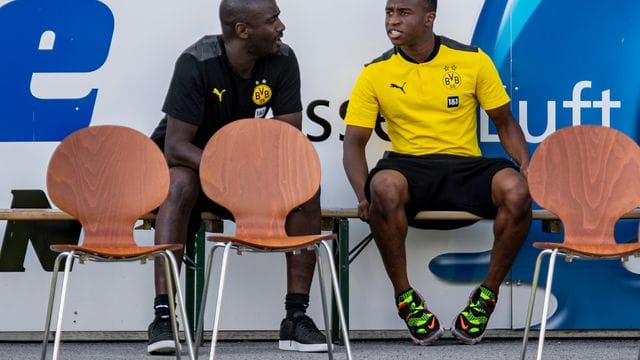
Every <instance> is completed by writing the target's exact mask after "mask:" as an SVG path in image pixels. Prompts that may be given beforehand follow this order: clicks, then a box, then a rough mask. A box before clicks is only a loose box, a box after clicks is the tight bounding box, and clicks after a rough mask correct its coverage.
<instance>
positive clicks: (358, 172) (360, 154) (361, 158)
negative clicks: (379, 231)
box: [342, 125, 373, 221]
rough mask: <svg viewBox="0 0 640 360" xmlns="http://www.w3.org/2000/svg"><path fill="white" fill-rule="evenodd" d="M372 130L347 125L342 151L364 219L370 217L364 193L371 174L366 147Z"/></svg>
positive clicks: (345, 169)
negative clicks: (368, 176)
mask: <svg viewBox="0 0 640 360" xmlns="http://www.w3.org/2000/svg"><path fill="white" fill-rule="evenodd" d="M372 131H373V129H369V128H364V127H360V126H352V125H347V129H346V131H345V133H344V142H343V153H342V165H343V166H344V171H345V173H346V174H347V178H348V179H349V182H350V183H351V187H352V188H353V191H354V192H355V193H356V197H357V198H358V217H360V219H362V220H364V221H367V220H368V219H369V202H368V201H367V199H366V197H365V195H364V184H365V182H366V181H367V175H368V174H369V167H368V166H367V158H366V154H365V148H366V146H367V142H369V138H370V137H371V132H372Z"/></svg>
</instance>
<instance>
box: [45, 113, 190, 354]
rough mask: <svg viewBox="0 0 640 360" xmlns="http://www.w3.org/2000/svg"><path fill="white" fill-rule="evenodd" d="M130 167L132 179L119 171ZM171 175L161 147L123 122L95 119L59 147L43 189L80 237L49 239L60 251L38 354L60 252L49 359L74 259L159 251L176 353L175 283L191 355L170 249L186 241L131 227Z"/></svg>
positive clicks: (147, 255) (118, 258)
mask: <svg viewBox="0 0 640 360" xmlns="http://www.w3.org/2000/svg"><path fill="white" fill-rule="evenodd" d="M131 174H134V175H133V177H134V178H135V181H136V182H131V181H130V180H125V178H126V176H124V175H129V176H130V177H131ZM149 182H152V184H151V185H150V184H149ZM169 182H170V178H169V168H168V166H167V163H166V160H165V158H164V156H163V154H162V152H161V151H160V149H159V148H158V147H157V146H156V144H154V143H153V141H151V140H150V139H149V138H148V137H147V136H146V135H145V134H142V133H141V132H139V131H137V130H134V129H131V128H128V127H125V126H118V125H100V126H92V127H88V128H82V129H80V130H77V131H76V132H74V133H72V134H71V135H69V136H68V137H67V138H65V139H64V140H63V141H62V142H61V143H60V144H59V145H58V147H56V149H55V151H54V153H53V154H52V155H51V159H50V161H49V166H48V168H47V190H48V191H49V196H50V197H51V200H52V202H53V203H54V204H56V205H57V206H58V207H60V209H61V210H63V211H66V212H67V213H69V214H70V215H72V216H73V217H74V218H76V219H78V221H79V222H80V223H81V224H82V226H83V229H84V238H83V241H82V244H81V245H70V244H53V245H51V246H50V248H51V249H52V250H53V251H57V252H59V253H60V254H59V255H58V256H57V257H56V260H55V263H54V269H53V272H52V274H51V287H50V290H49V301H48V305H47V315H46V318H45V328H44V339H43V343H42V354H41V358H42V359H43V360H44V359H45V358H46V355H47V347H48V342H49V331H50V327H51V317H52V315H53V306H54V302H55V298H56V288H57V284H58V273H59V271H60V265H61V262H62V260H65V265H64V276H63V280H62V290H61V293H60V303H59V306H58V315H57V324H56V333H55V339H54V345H53V359H57V358H58V356H59V351H60V339H61V336H62V320H63V316H64V306H65V302H66V298H67V287H68V285H69V275H70V272H71V266H72V265H73V262H74V260H75V259H78V260H79V262H80V263H81V264H82V263H84V262H85V261H96V262H132V261H140V262H141V263H146V261H147V260H148V259H155V258H157V257H161V258H163V259H164V269H165V274H166V275H167V276H166V278H167V287H168V292H169V302H170V306H169V311H170V318H171V323H172V331H173V335H174V336H173V337H174V342H175V345H176V358H177V359H180V350H179V342H180V341H179V337H178V327H177V322H176V317H175V303H174V286H175V290H176V293H177V295H178V305H179V307H180V312H181V317H182V321H183V323H184V326H185V332H184V333H185V338H186V340H187V341H186V342H187V348H188V353H189V358H190V359H193V358H194V355H193V346H192V342H191V334H190V333H189V329H190V327H189V323H188V319H187V313H186V310H185V306H184V302H183V300H182V299H183V297H182V290H181V289H180V278H179V273H178V266H177V263H176V260H175V257H174V255H173V253H172V251H173V250H179V249H181V248H182V247H183V246H182V245H181V244H164V245H154V246H139V245H138V244H137V243H136V240H135V238H134V232H133V231H134V225H135V222H136V221H137V219H138V218H139V216H140V215H142V214H144V213H147V212H148V211H151V210H153V209H154V208H156V207H158V206H159V205H160V204H161V203H162V202H163V201H164V200H165V198H166V197H167V194H168V191H169Z"/></svg>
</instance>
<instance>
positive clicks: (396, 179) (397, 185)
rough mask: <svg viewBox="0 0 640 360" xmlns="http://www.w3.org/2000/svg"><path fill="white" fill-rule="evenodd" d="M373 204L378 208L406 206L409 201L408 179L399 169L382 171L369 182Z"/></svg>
mask: <svg viewBox="0 0 640 360" xmlns="http://www.w3.org/2000/svg"><path fill="white" fill-rule="evenodd" d="M369 190H370V194H371V205H372V206H373V207H376V208H378V207H379V208H384V209H393V208H398V207H404V206H405V204H406V203H407V201H409V185H408V184H407V179H406V178H405V177H404V176H402V174H400V173H398V172H397V171H380V172H378V173H377V174H376V175H374V177H373V178H372V179H371V183H370V184H369Z"/></svg>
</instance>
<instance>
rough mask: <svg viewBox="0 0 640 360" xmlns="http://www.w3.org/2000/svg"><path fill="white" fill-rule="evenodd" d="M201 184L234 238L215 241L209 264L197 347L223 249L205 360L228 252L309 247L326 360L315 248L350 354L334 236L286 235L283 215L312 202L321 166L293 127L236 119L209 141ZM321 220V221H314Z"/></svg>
mask: <svg viewBox="0 0 640 360" xmlns="http://www.w3.org/2000/svg"><path fill="white" fill-rule="evenodd" d="M200 181H201V184H202V188H203V190H204V193H205V194H206V195H207V196H208V197H209V198H211V199H212V200H213V201H215V202H216V203H218V204H220V205H222V206H224V207H225V208H227V209H228V210H229V211H230V212H231V214H232V215H233V217H234V219H235V223H236V235H235V236H218V235H216V236H212V237H210V238H209V240H212V241H216V242H217V243H216V244H215V245H214V247H213V248H212V249H211V253H210V255H209V259H208V262H207V270H206V276H205V289H204V292H203V294H202V302H201V310H200V321H199V322H198V331H197V336H196V344H197V346H196V357H197V352H198V350H197V347H198V345H199V344H200V343H201V340H202V330H203V325H202V323H203V319H204V313H205V309H206V298H207V289H208V287H209V279H210V275H211V264H212V259H213V255H214V252H215V250H216V249H217V248H219V247H224V253H223V258H222V265H221V267H222V268H221V272H220V282H219V286H218V294H217V301H216V308H215V314H214V324H213V335H212V341H211V353H210V359H213V358H214V354H215V346H216V341H217V335H218V325H219V319H220V308H221V299H222V292H223V288H224V279H225V273H226V266H227V257H228V254H229V249H230V248H231V247H236V248H238V249H239V253H241V251H242V250H243V249H250V250H255V251H261V252H274V251H280V252H288V251H294V250H300V249H314V250H315V252H316V259H317V265H318V272H319V275H320V282H319V283H320V290H321V294H322V305H323V310H324V321H325V326H326V334H327V344H328V347H329V351H328V352H329V358H333V346H332V341H331V331H330V325H331V322H330V320H329V315H328V308H327V307H328V299H327V296H326V293H325V288H324V280H323V277H324V271H325V270H324V267H323V263H322V261H321V260H322V259H321V256H320V249H324V252H325V253H326V255H327V256H326V257H327V259H328V262H329V268H330V270H331V280H332V285H333V290H334V295H335V296H334V298H335V302H336V304H337V308H338V316H339V320H340V326H341V328H342V334H343V338H344V343H345V347H346V352H347V356H348V358H349V359H350V358H351V348H350V346H349V338H348V333H347V327H346V322H345V318H344V313H343V309H342V302H341V299H340V296H338V295H337V294H339V293H340V290H339V287H338V281H337V276H336V272H335V266H334V261H333V257H332V251H331V248H330V245H329V244H328V243H327V241H326V240H329V239H335V234H328V235H321V234H318V235H307V236H288V235H287V233H286V231H285V220H286V218H287V214H289V212H290V211H291V210H293V209H294V208H295V207H297V206H299V205H300V204H302V203H304V202H305V201H307V200H309V199H311V197H313V196H314V195H315V194H316V193H317V192H318V190H319V188H320V160H319V159H318V155H317V153H316V152H315V149H314V148H313V146H312V145H311V143H310V142H309V141H308V140H307V138H306V137H305V136H304V135H303V134H302V133H301V132H300V131H299V130H298V129H296V128H295V127H293V126H291V125H289V124H287V123H285V122H282V121H277V120H264V119H243V120H237V121H234V122H232V123H230V124H228V125H226V126H225V127H223V128H222V129H220V130H219V131H218V132H216V133H215V135H214V136H213V137H212V138H211V139H210V140H209V143H208V144H207V146H206V147H205V149H204V152H203V155H202V160H201V163H200ZM318 216H319V215H318Z"/></svg>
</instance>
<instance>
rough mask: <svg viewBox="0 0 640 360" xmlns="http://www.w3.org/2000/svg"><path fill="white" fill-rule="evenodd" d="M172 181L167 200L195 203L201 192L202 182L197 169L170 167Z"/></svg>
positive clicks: (185, 203)
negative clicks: (199, 179) (200, 182)
mask: <svg viewBox="0 0 640 360" xmlns="http://www.w3.org/2000/svg"><path fill="white" fill-rule="evenodd" d="M170 175H171V176H170V178H171V182H170V185H169V196H168V197H167V200H166V201H167V202H171V203H174V204H176V205H193V204H195V202H196V200H197V199H198V195H199V194H200V184H199V182H198V177H197V174H196V173H195V171H193V170H191V169H187V168H183V167H173V168H171V169H170Z"/></svg>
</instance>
